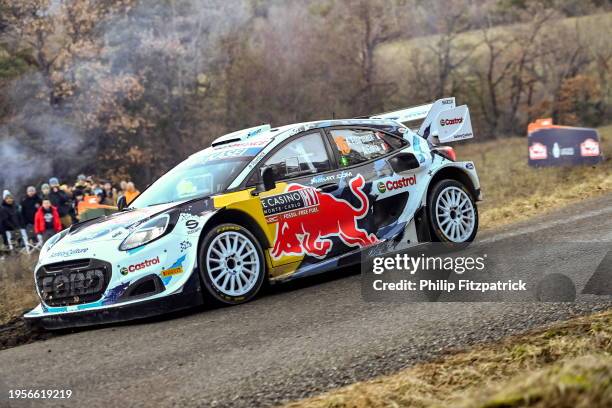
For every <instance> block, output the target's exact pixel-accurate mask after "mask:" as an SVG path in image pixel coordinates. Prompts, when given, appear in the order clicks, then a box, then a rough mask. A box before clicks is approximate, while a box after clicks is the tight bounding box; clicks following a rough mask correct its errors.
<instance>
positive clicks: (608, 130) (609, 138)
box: [456, 126, 612, 228]
mask: <svg viewBox="0 0 612 408" xmlns="http://www.w3.org/2000/svg"><path fill="white" fill-rule="evenodd" d="M599 134H600V137H601V139H602V150H603V153H604V155H605V156H607V157H606V158H605V161H604V162H603V163H601V164H599V165H597V166H576V167H549V168H532V167H529V166H528V165H527V138H526V137H513V138H506V139H500V140H495V141H490V142H484V143H472V144H464V145H459V146H456V148H457V155H458V158H459V159H460V160H461V159H464V160H473V161H474V162H475V164H476V169H477V170H478V176H479V177H480V182H481V187H482V191H483V194H484V202H482V203H481V205H480V206H479V209H480V216H481V219H480V222H481V227H483V228H492V227H499V226H501V225H505V224H508V223H511V222H514V221H519V220H523V219H526V218H528V217H531V216H533V215H536V214H541V213H544V212H546V211H549V210H552V209H555V208H559V207H563V206H565V205H567V204H570V203H574V202H578V201H580V200H584V199H586V198H589V197H594V196H597V195H601V194H604V193H610V192H612V160H610V155H612V126H605V127H602V128H599Z"/></svg>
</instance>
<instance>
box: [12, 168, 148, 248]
mask: <svg viewBox="0 0 612 408" xmlns="http://www.w3.org/2000/svg"><path fill="white" fill-rule="evenodd" d="M138 194H140V192H139V191H138V190H137V189H136V187H135V186H134V183H132V182H128V181H122V182H121V183H120V184H119V186H118V188H117V187H114V186H113V185H112V183H111V182H110V181H104V180H103V181H97V180H95V179H94V178H93V177H87V176H85V175H83V174H81V175H79V176H78V177H77V179H76V182H75V183H74V184H73V185H68V184H60V182H59V180H58V179H57V178H56V177H52V178H50V179H49V182H48V183H43V184H42V185H41V186H40V192H39V191H38V190H37V188H36V187H35V186H28V187H27V188H26V190H25V195H23V197H22V198H21V201H19V202H18V201H17V200H16V197H15V196H14V195H13V194H12V193H11V192H10V191H9V190H4V191H3V192H2V205H1V206H0V234H1V235H2V243H3V244H4V245H5V246H9V244H10V241H9V240H10V239H11V237H15V238H16V239H18V240H22V241H24V240H26V239H27V240H28V241H29V242H30V243H33V244H34V245H35V244H36V243H42V242H44V241H45V240H47V239H48V238H49V237H51V236H52V235H54V234H55V233H57V232H59V231H61V230H62V229H65V228H68V227H70V225H72V224H73V223H76V222H81V221H86V220H88V219H92V218H97V217H99V216H102V215H108V214H109V213H112V212H115V211H117V210H118V208H121V207H124V206H127V205H129V204H130V203H131V202H132V201H133V200H134V199H135V198H136V197H137V196H138ZM7 232H8V233H7ZM26 237H27V238H26ZM21 244H22V245H26V243H25V242H21Z"/></svg>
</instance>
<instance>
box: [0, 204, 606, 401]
mask: <svg viewBox="0 0 612 408" xmlns="http://www.w3.org/2000/svg"><path fill="white" fill-rule="evenodd" d="M527 237H528V238H529V239H535V240H538V239H541V240H542V241H544V240H547V239H550V238H551V237H555V238H556V239H559V240H569V241H583V240H584V241H601V242H608V243H609V242H612V195H608V196H605V197H602V198H599V199H595V200H591V201H585V202H583V203H580V204H579V205H577V206H573V207H570V208H567V209H565V210H562V211H560V212H556V213H553V214H549V215H547V216H543V217H538V218H535V219H532V220H531V221H530V222H529V223H521V224H517V225H514V226H512V227H509V228H506V229H504V230H502V231H497V232H491V233H485V234H482V235H481V236H479V239H480V240H484V241H495V240H508V241H509V243H511V242H512V240H522V239H525V238H527ZM534 256H538V259H537V262H542V258H541V255H534ZM545 256H547V257H549V258H550V261H551V262H553V261H555V260H557V259H558V258H559V257H562V256H563V254H554V253H547V254H546V255H545ZM530 261H532V260H530V259H522V260H521V262H525V264H528V263H529V262H530ZM533 261H534V262H535V261H536V260H535V259H534V260H533ZM582 261H583V260H581V259H578V258H573V259H564V260H563V266H562V267H561V269H562V270H560V271H559V272H561V273H567V274H570V275H571V273H572V271H576V270H580V269H581V265H583V263H582ZM580 289H581V288H580V287H578V290H580ZM609 307H612V301H611V298H610V296H608V297H596V296H590V295H580V296H579V297H578V301H577V302H576V303H366V302H364V301H363V300H362V298H361V287H360V276H359V274H358V272H352V271H346V270H345V271H342V272H341V273H336V274H335V275H334V276H332V277H326V278H318V279H310V280H307V281H303V282H299V283H296V284H287V285H282V286H281V287H276V288H275V289H273V290H272V291H271V293H269V294H268V295H266V296H263V297H260V298H259V299H257V300H256V301H253V302H251V303H249V304H246V305H242V306H238V307H232V308H222V309H214V310H205V311H202V310H196V311H193V312H191V313H187V314H182V315H180V316H173V318H172V319H158V320H156V321H153V322H151V321H148V322H145V323H138V324H129V325H120V326H114V327H106V328H99V329H91V330H84V331H80V332H77V333H73V334H64V335H59V336H54V337H52V338H51V339H49V340H46V341H39V342H36V343H32V344H27V345H23V346H19V347H15V348H11V349H7V350H3V351H1V352H0V367H1V368H0V392H2V394H0V407H4V406H9V407H21V406H33V407H37V406H46V405H52V406H69V407H72V406H86V407H88V408H95V407H107V406H130V407H149V406H164V407H165V406H176V407H206V406H240V407H252V406H269V405H275V404H278V403H282V402H284V401H288V400H293V399H298V398H301V397H304V396H308V395H312V394H315V393H318V392H321V391H323V390H326V389H329V388H332V387H337V386H340V385H343V384H347V383H351V382H354V381H357V380H363V379H367V378H370V377H372V376H376V375H380V374H385V373H390V372H393V371H396V370H398V369H401V368H402V367H406V366H407V365H411V364H414V363H415V362H418V361H422V360H426V359H430V358H432V357H435V356H436V355H439V354H440V353H442V352H444V351H445V350H449V349H456V348H463V347H467V346H470V345H472V344H475V343H478V342H482V341H490V340H495V339H498V338H500V337H504V336H507V335H509V334H513V333H517V332H521V331H525V330H527V329H529V328H532V327H536V326H540V325H544V324H547V323H550V322H553V321H556V320H561V319H567V318H569V317H572V316H575V315H577V314H585V313H590V312H593V311H597V310H603V309H606V308H609ZM41 388H44V389H71V390H73V392H74V396H73V397H72V399H70V400H63V401H62V400H56V401H52V403H51V404H49V402H50V401H49V400H46V401H19V402H15V400H11V401H9V400H7V399H6V396H7V390H8V389H41ZM7 404H10V405H7Z"/></svg>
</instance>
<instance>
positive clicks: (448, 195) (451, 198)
mask: <svg viewBox="0 0 612 408" xmlns="http://www.w3.org/2000/svg"><path fill="white" fill-rule="evenodd" d="M435 216H436V221H437V224H438V227H439V229H440V230H441V232H442V233H443V234H444V236H445V238H446V239H448V240H449V241H451V242H455V243H462V242H466V241H467V240H468V239H469V238H470V237H471V236H472V233H473V232H474V228H475V226H476V214H475V211H474V204H473V203H472V199H471V197H470V196H469V195H468V194H467V193H466V192H465V191H464V190H462V189H460V188H458V187H455V186H448V187H446V188H444V189H443V190H442V191H441V192H440V194H439V195H438V198H437V200H436V203H435Z"/></svg>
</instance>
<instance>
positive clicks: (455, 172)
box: [421, 166, 480, 205]
mask: <svg viewBox="0 0 612 408" xmlns="http://www.w3.org/2000/svg"><path fill="white" fill-rule="evenodd" d="M449 179H450V180H455V181H458V182H460V183H461V184H463V185H465V186H466V187H467V188H468V190H469V191H470V193H471V194H472V197H474V201H478V200H479V199H480V186H478V187H477V184H476V183H477V180H476V182H475V181H474V180H473V179H472V175H471V174H470V173H468V172H467V171H465V170H464V169H463V168H461V167H459V166H445V167H442V168H441V169H440V170H438V171H437V172H436V173H435V174H434V175H433V177H432V178H431V180H429V184H428V186H427V194H425V195H424V196H423V199H422V202H421V203H422V205H427V197H429V194H430V192H431V189H432V188H433V187H434V186H435V185H436V184H437V183H438V182H439V181H441V180H449Z"/></svg>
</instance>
